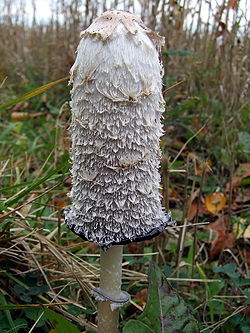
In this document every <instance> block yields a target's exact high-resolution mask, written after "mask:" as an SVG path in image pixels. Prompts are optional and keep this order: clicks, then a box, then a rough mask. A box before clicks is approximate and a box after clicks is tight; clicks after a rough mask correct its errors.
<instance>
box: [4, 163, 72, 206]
mask: <svg viewBox="0 0 250 333" xmlns="http://www.w3.org/2000/svg"><path fill="white" fill-rule="evenodd" d="M68 166H69V161H66V162H64V163H62V164H61V165H60V166H59V167H58V168H56V169H52V170H51V171H49V172H48V173H47V175H46V176H44V177H42V178H41V179H39V180H38V181H36V182H35V183H34V184H33V185H31V186H29V187H28V188H27V189H26V190H24V191H23V192H21V193H20V194H19V195H17V196H16V197H15V198H14V199H12V200H7V201H6V202H5V206H6V205H8V206H12V205H13V204H15V203H16V202H17V201H19V200H20V199H22V198H23V197H24V196H25V195H27V194H29V193H30V192H31V191H33V190H35V189H36V188H37V187H38V186H39V185H41V184H43V183H45V182H46V181H47V180H48V179H50V178H51V177H52V176H53V175H55V174H56V173H57V172H59V171H61V170H63V169H64V168H66V167H68Z"/></svg>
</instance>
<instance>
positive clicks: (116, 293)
mask: <svg viewBox="0 0 250 333" xmlns="http://www.w3.org/2000/svg"><path fill="white" fill-rule="evenodd" d="M122 252H123V246H122V245H114V246H112V247H111V248H110V249H109V250H108V251H102V250H101V258H100V261H101V271H100V288H99V291H100V292H102V293H103V294H104V295H106V296H107V297H108V298H110V299H112V300H119V299H121V294H122V291H121V280H122ZM112 305H115V304H114V302H112V301H103V300H102V301H100V302H99V306H98V330H97V332H98V333H117V332H118V323H119V306H118V307H117V306H114V308H113V307H112Z"/></svg>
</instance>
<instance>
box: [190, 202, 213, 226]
mask: <svg viewBox="0 0 250 333" xmlns="http://www.w3.org/2000/svg"><path fill="white" fill-rule="evenodd" d="M197 214H204V215H209V212H208V210H207V209H206V207H205V205H204V202H203V201H202V202H201V203H200V205H199V211H198V202H197V200H195V201H193V202H192V203H191V205H190V206H189V209H188V215H187V219H188V220H189V221H192V220H193V219H194V218H195V216H196V215H197Z"/></svg>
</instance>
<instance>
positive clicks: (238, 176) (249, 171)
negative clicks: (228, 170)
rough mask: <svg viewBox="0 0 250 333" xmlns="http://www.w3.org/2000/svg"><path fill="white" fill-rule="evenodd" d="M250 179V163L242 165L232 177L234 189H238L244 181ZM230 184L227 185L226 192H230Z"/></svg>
mask: <svg viewBox="0 0 250 333" xmlns="http://www.w3.org/2000/svg"><path fill="white" fill-rule="evenodd" d="M245 178H250V163H243V164H240V165H239V167H238V168H237V170H236V171H235V173H234V175H233V177H232V187H233V188H237V187H239V186H240V185H241V181H242V179H245ZM229 188H230V183H228V184H227V186H226V190H227V191H229Z"/></svg>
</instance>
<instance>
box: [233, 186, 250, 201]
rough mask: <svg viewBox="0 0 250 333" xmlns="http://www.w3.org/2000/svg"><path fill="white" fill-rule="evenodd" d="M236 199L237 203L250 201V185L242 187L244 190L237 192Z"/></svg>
mask: <svg viewBox="0 0 250 333" xmlns="http://www.w3.org/2000/svg"><path fill="white" fill-rule="evenodd" d="M235 201H236V202H237V203H247V202H250V187H245V188H242V190H241V191H239V193H237V195H236V198H235Z"/></svg>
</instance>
